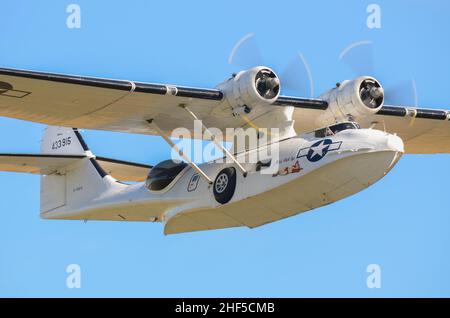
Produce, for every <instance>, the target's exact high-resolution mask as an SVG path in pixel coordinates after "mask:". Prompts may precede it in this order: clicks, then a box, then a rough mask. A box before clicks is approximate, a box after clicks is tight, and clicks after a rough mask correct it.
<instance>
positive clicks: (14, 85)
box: [0, 68, 323, 135]
mask: <svg viewBox="0 0 450 318" xmlns="http://www.w3.org/2000/svg"><path fill="white" fill-rule="evenodd" d="M223 99H224V95H223V93H222V92H221V91H220V90H217V89H205V88H192V87H183V86H176V85H163V84H149V83H140V82H133V81H126V80H111V79H104V78H93V77H84V76H73V75H63V74H52V73H42V72H34V71H25V70H15V69H6V68H0V116H5V117H11V118H17V119H22V120H27V121H33V122H38V123H43V124H47V125H52V126H64V127H78V128H85V129H98V130H107V131H117V132H128V133H137V134H154V135H158V134H159V132H158V131H156V130H155V128H152V127H151V126H149V125H148V122H147V121H148V120H154V122H155V123H157V124H158V126H159V128H160V129H161V130H162V131H163V132H164V133H168V134H170V133H171V132H172V130H174V129H175V128H178V127H185V128H188V129H191V127H193V119H192V117H190V116H189V114H187V113H186V112H184V111H182V110H181V108H180V105H186V106H189V108H190V109H191V110H192V111H194V112H195V114H196V115H197V116H198V117H199V118H200V119H202V120H203V121H204V122H205V123H206V124H207V125H208V126H209V127H215V128H218V129H221V130H222V131H225V129H226V128H236V127H245V126H246V125H248V122H249V121H252V120H253V119H256V118H258V120H261V118H262V117H264V116H266V117H270V114H271V113H274V112H277V111H279V110H280V108H279V107H269V108H267V107H266V108H262V109H259V110H257V111H254V112H253V111H252V113H251V114H249V115H248V116H246V117H245V118H242V117H240V116H232V114H231V113H230V114H229V116H223V111H222V110H221V109H218V108H220V107H219V105H220V103H221V101H222V100H223ZM292 103H294V104H295V103H297V104H302V105H304V106H305V107H307V106H308V105H313V106H314V105H315V104H317V103H318V104H323V103H321V102H318V101H316V100H313V99H302V98H289V99H286V98H283V97H282V96H281V97H280V98H279V99H278V100H277V105H286V106H287V105H291V104H292Z"/></svg>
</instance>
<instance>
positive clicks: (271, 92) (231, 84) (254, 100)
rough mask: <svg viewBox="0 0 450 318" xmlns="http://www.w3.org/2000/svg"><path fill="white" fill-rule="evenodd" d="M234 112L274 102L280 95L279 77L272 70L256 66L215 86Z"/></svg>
mask: <svg viewBox="0 0 450 318" xmlns="http://www.w3.org/2000/svg"><path fill="white" fill-rule="evenodd" d="M217 88H218V89H219V90H221V91H222V92H223V93H224V95H225V99H226V101H227V102H228V104H229V105H230V106H231V108H232V109H233V111H234V112H241V111H245V112H249V111H251V109H252V108H253V107H255V106H258V105H268V104H272V103H274V102H275V101H276V100H277V98H278V96H279V95H280V79H279V78H278V76H277V75H276V74H275V72H274V71H273V70H271V69H270V68H268V67H265V66H257V67H254V68H252V69H249V70H246V71H241V72H239V73H237V74H236V75H234V76H233V77H232V78H230V79H229V80H227V81H226V82H224V83H222V84H220V85H218V86H217Z"/></svg>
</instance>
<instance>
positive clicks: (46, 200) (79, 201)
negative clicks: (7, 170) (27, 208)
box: [40, 126, 119, 218]
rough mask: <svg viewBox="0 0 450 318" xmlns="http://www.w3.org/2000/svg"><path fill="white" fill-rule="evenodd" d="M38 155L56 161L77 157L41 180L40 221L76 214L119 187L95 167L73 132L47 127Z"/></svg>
mask: <svg viewBox="0 0 450 318" xmlns="http://www.w3.org/2000/svg"><path fill="white" fill-rule="evenodd" d="M41 155H46V156H47V157H51V156H55V157H58V158H59V161H61V159H63V158H64V156H67V158H74V157H75V158H76V156H79V158H78V159H76V160H70V161H69V162H67V164H66V165H64V166H62V167H59V168H58V169H54V171H53V172H52V173H50V174H43V175H42V176H41V203H40V215H41V217H42V218H54V217H55V216H57V215H58V216H61V213H62V212H65V211H76V210H79V209H81V208H82V207H83V206H85V205H86V204H89V203H90V202H92V200H94V199H95V198H96V197H98V196H100V195H101V194H102V193H104V192H106V191H107V190H108V189H110V188H111V187H118V186H119V185H118V183H117V182H116V180H115V179H114V178H113V177H111V176H110V175H108V174H107V173H106V172H105V171H104V170H103V168H102V167H101V166H100V165H99V164H98V162H97V160H96V159H95V157H94V155H93V154H92V152H91V151H90V150H89V148H88V146H87V145H86V143H85V141H84V140H83V138H82V136H81V134H80V133H79V131H78V130H77V129H76V128H67V127H56V126H48V127H47V128H46V130H45V132H44V135H43V138H42V140H41ZM56 218H59V217H56Z"/></svg>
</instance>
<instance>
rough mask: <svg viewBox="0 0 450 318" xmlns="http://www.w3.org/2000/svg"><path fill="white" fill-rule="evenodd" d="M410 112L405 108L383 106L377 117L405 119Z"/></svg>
mask: <svg viewBox="0 0 450 318" xmlns="http://www.w3.org/2000/svg"><path fill="white" fill-rule="evenodd" d="M407 113H408V112H407V111H406V108H404V107H395V106H383V107H381V109H380V110H379V111H378V113H377V115H385V116H397V117H405V116H406V114H407Z"/></svg>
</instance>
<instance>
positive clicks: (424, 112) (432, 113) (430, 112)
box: [416, 109, 447, 120]
mask: <svg viewBox="0 0 450 318" xmlns="http://www.w3.org/2000/svg"><path fill="white" fill-rule="evenodd" d="M416 118H425V119H436V120H446V119H447V112H446V111H444V110H435V109H417V116H416Z"/></svg>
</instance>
